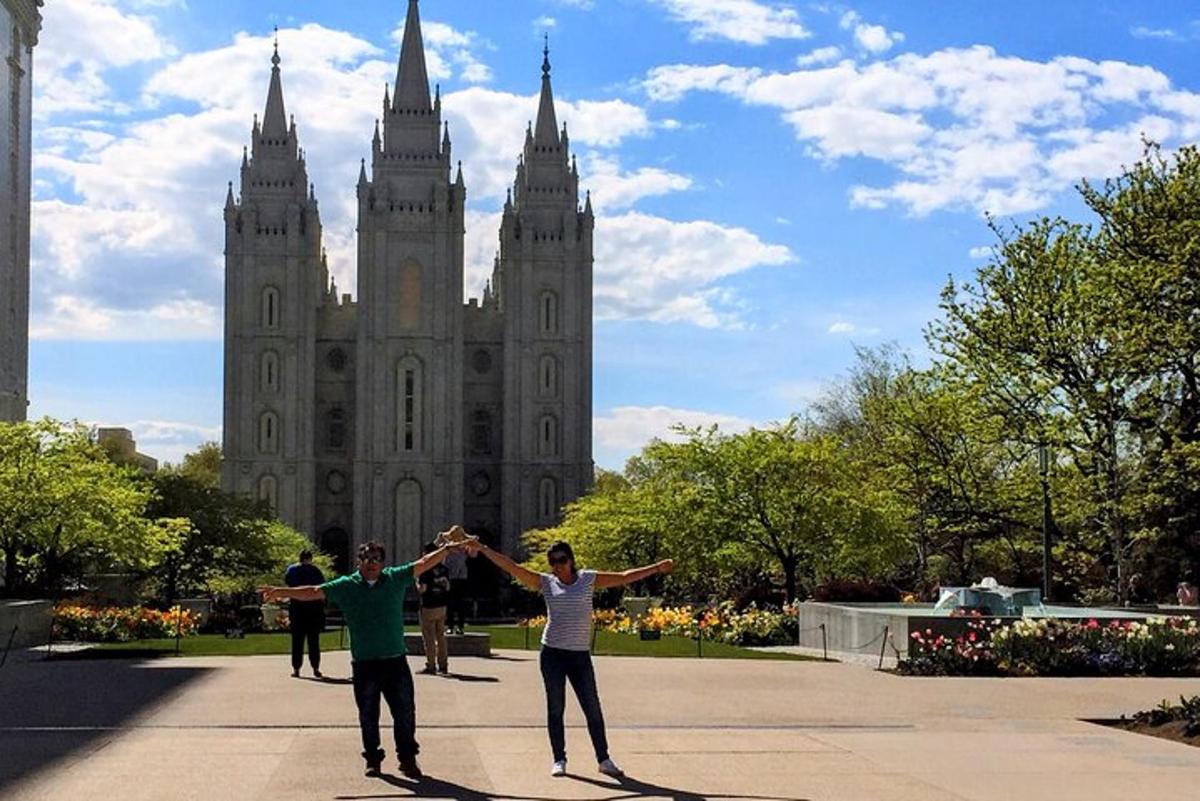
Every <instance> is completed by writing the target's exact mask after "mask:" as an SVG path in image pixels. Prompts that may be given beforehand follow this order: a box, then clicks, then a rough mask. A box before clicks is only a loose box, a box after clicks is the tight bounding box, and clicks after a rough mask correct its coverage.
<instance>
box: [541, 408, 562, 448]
mask: <svg viewBox="0 0 1200 801" xmlns="http://www.w3.org/2000/svg"><path fill="white" fill-rule="evenodd" d="M538 456H558V420H556V419H555V418H554V415H550V414H548V415H545V416H544V417H542V419H541V420H540V421H539V422H538Z"/></svg>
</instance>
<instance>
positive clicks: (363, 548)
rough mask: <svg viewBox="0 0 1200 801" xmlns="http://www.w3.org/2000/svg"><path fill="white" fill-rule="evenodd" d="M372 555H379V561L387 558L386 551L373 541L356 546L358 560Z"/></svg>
mask: <svg viewBox="0 0 1200 801" xmlns="http://www.w3.org/2000/svg"><path fill="white" fill-rule="evenodd" d="M373 553H377V554H379V558H380V559H386V558H387V549H386V548H384V547H383V545H381V544H380V543H378V542H375V541H374V540H371V541H370V542H364V543H363V544H362V545H360V546H358V558H359V559H366V558H367V555H368V554H373Z"/></svg>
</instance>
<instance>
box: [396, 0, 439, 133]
mask: <svg viewBox="0 0 1200 801" xmlns="http://www.w3.org/2000/svg"><path fill="white" fill-rule="evenodd" d="M392 108H393V109H395V110H398V111H399V110H407V111H429V110H430V109H431V108H432V107H431V105H430V102H429V74H428V73H427V72H426V71H425V43H424V42H423V41H422V39H421V14H420V12H419V11H418V10H417V0H408V17H407V18H406V19H405V20H404V43H403V44H402V45H401V47H400V67H399V69H398V70H397V71H396V92H395V100H394V101H393V104H392Z"/></svg>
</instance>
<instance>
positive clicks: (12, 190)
mask: <svg viewBox="0 0 1200 801" xmlns="http://www.w3.org/2000/svg"><path fill="white" fill-rule="evenodd" d="M41 5H42V2H41V0H0V11H3V15H2V18H0V51H2V52H3V54H4V57H5V64H4V98H5V100H4V106H3V111H2V112H0V226H2V227H0V231H3V235H2V236H0V421H4V420H24V419H25V408H26V406H27V404H28V391H27V386H28V373H29V204H30V194H29V187H30V115H31V113H32V104H31V102H30V100H31V95H32V79H33V48H34V46H35V45H36V44H37V39H38V32H39V31H40V29H41V23H42V18H41V14H40V13H39V12H38V7H39V6H41Z"/></svg>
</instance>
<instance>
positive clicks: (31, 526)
mask: <svg viewBox="0 0 1200 801" xmlns="http://www.w3.org/2000/svg"><path fill="white" fill-rule="evenodd" d="M151 497H152V490H151V488H150V487H148V486H147V485H146V484H145V482H144V481H142V480H141V478H140V477H139V475H138V473H137V471H136V469H133V468H129V467H123V466H120V465H117V464H114V463H113V462H112V461H111V460H109V459H108V458H107V456H106V455H105V453H104V451H103V450H102V449H101V448H100V447H99V446H98V445H96V443H94V442H93V441H92V439H91V436H90V432H89V431H88V429H87V428H85V427H83V426H80V425H78V424H75V425H64V424H62V423H58V422H55V421H52V420H48V419H47V420H41V421H38V422H31V423H6V424H0V549H2V550H3V551H4V578H5V591H6V593H8V594H10V595H15V594H20V593H22V592H28V591H41V592H53V591H55V590H56V589H57V588H58V587H59V586H60V585H61V583H62V582H63V581H64V579H65V578H68V577H76V578H78V577H79V576H81V575H82V572H83V570H84V569H85V568H86V567H88V566H90V565H92V564H94V563H107V564H112V565H118V566H122V567H132V568H138V567H146V566H148V565H149V564H151V563H153V561H154V560H155V559H157V558H158V556H159V555H160V554H161V553H163V552H164V551H165V550H166V549H168V548H169V547H170V544H171V542H170V541H171V537H170V532H168V531H166V530H164V529H163V528H162V527H160V526H157V525H156V524H154V523H152V522H151V521H150V520H148V519H147V518H146V517H145V516H144V514H143V513H144V512H145V509H146V507H147V504H148V503H149V502H150V500H151ZM22 563H24V568H25V570H22V569H21V568H22Z"/></svg>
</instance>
